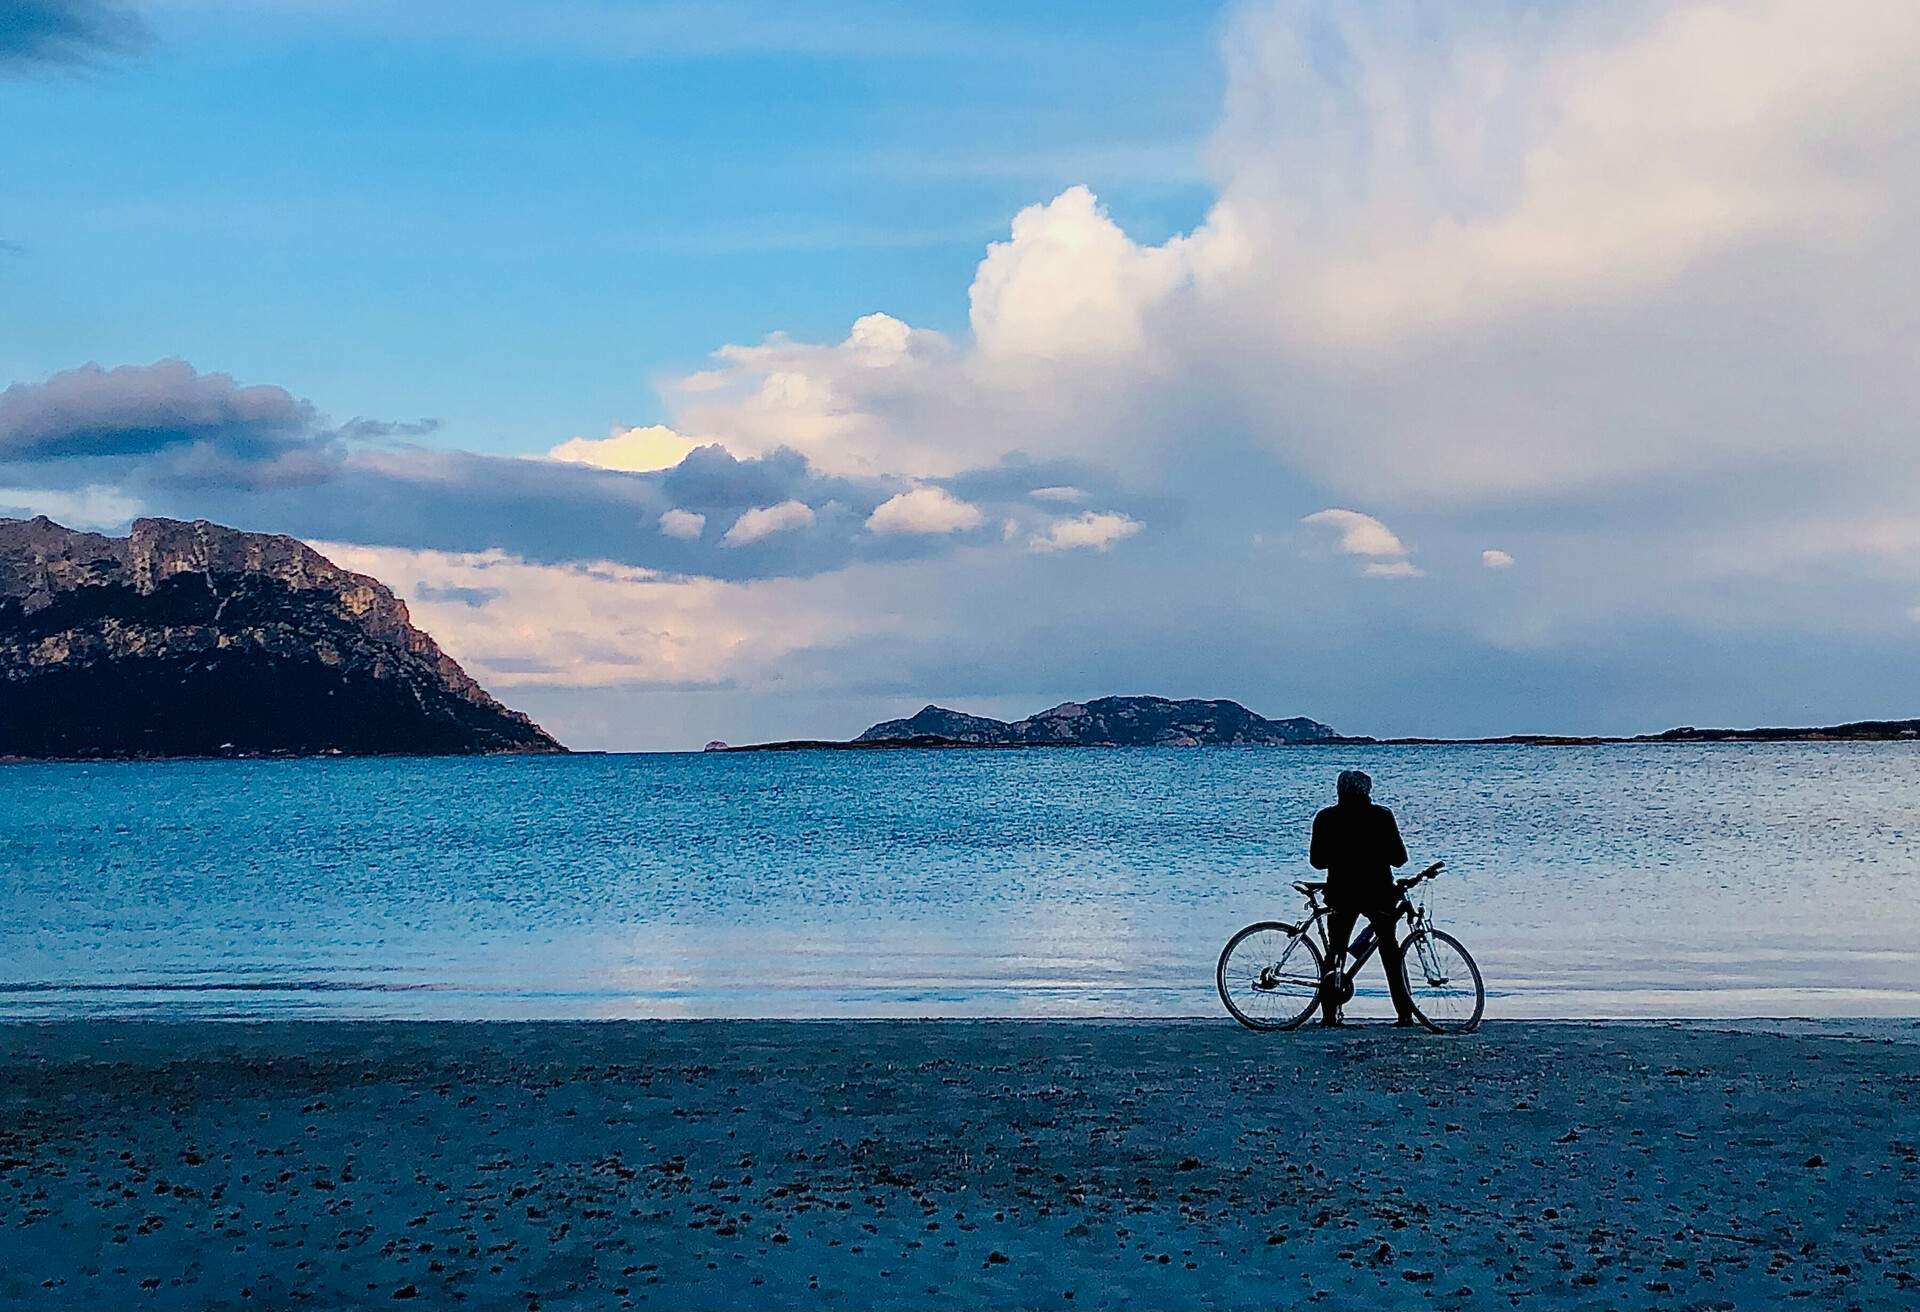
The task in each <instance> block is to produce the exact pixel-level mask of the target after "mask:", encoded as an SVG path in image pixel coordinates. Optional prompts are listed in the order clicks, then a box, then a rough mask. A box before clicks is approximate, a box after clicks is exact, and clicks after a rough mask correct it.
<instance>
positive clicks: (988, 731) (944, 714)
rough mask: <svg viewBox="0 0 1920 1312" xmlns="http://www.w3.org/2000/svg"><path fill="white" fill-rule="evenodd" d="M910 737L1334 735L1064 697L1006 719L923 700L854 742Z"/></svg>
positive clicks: (1209, 739)
mask: <svg viewBox="0 0 1920 1312" xmlns="http://www.w3.org/2000/svg"><path fill="white" fill-rule="evenodd" d="M913 739H930V740H938V741H939V742H943V743H960V744H966V745H969V746H992V747H1003V746H1056V747H1202V746H1211V745H1218V744H1229V743H1240V744H1248V745H1256V746H1268V747H1280V746H1292V745H1295V744H1298V743H1319V742H1333V741H1337V740H1338V739H1339V735H1338V734H1336V733H1335V732H1334V731H1333V730H1332V729H1331V728H1329V727H1328V726H1327V725H1324V724H1321V723H1320V722H1319V721H1318V720H1309V719H1306V718H1305V717H1301V716H1297V717H1294V718H1292V719H1286V720H1269V719H1267V718H1266V717H1264V716H1261V715H1256V714H1254V713H1253V712H1252V711H1250V710H1248V709H1247V708H1246V707H1244V706H1242V705H1241V704H1240V703H1239V702H1231V701H1197V700H1187V701H1172V700H1170V699H1168V698H1165V697H1101V698H1098V699H1097V700H1095V701H1090V702H1084V703H1083V702H1063V703H1061V704H1060V705H1058V706H1055V707H1053V708H1052V709H1051V710H1046V711H1041V712H1040V713H1039V714H1038V715H1031V716H1028V717H1027V718H1026V719H1024V720H1016V721H1014V722H1012V723H1008V722H1007V721H1005V720H991V719H988V718H986V717H984V716H979V715H966V714H963V713H961V712H959V711H950V710H947V709H946V708H945V707H941V706H928V707H926V708H925V709H923V710H921V711H920V712H919V713H917V714H915V715H912V716H910V717H908V718H906V719H904V720H883V721H882V722H881V723H879V724H876V725H874V726H873V727H872V728H871V729H868V730H867V731H866V732H865V733H862V734H861V735H860V736H859V737H858V738H855V739H854V742H856V743H867V744H880V743H890V742H902V741H906V740H913Z"/></svg>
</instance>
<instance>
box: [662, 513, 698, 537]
mask: <svg viewBox="0 0 1920 1312" xmlns="http://www.w3.org/2000/svg"><path fill="white" fill-rule="evenodd" d="M706 526H707V517H706V516H705V515H698V514H695V513H694V512H693V511H691V510H679V509H674V510H668V511H664V512H662V514H661V516H660V531H661V532H662V533H665V534H666V535H667V536H668V537H670V538H679V539H680V540H682V541H683V542H691V541H693V540H694V539H695V538H698V537H699V536H700V530H702V529H704V528H705V527H706Z"/></svg>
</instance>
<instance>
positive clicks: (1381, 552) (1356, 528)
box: [1300, 507, 1426, 579]
mask: <svg viewBox="0 0 1920 1312" xmlns="http://www.w3.org/2000/svg"><path fill="white" fill-rule="evenodd" d="M1300 522H1301V523H1302V524H1313V525H1316V526H1318V527H1322V528H1330V529H1332V530H1333V531H1334V534H1335V541H1334V549H1335V550H1337V551H1339V552H1340V553H1341V554H1342V555H1345V556H1364V557H1367V558H1368V563H1367V564H1366V565H1365V566H1364V567H1363V568H1362V569H1361V571H1360V572H1361V573H1363V574H1365V575H1366V576H1367V577H1369V578H1376V579H1417V578H1420V577H1422V576H1423V575H1424V574H1425V572H1426V571H1424V570H1422V569H1421V568H1420V567H1419V566H1417V565H1415V564H1414V563H1413V562H1412V561H1411V560H1409V559H1407V557H1408V556H1410V555H1412V554H1413V553H1412V551H1411V550H1410V549H1409V548H1408V546H1407V544H1406V543H1404V542H1402V541H1401V540H1400V537H1399V535H1398V534H1396V533H1395V532H1394V531H1393V530H1392V529H1390V528H1388V527H1387V526H1386V525H1385V524H1382V523H1381V522H1380V521H1379V520H1377V519H1375V518H1374V517H1373V516H1372V515H1363V514H1361V513H1360V512H1359V511H1357V510H1342V509H1339V508H1337V507H1336V508H1332V509H1328V510H1316V511H1314V512H1313V513H1312V514H1311V515H1307V516H1305V517H1304V518H1303V519H1301V521H1300Z"/></svg>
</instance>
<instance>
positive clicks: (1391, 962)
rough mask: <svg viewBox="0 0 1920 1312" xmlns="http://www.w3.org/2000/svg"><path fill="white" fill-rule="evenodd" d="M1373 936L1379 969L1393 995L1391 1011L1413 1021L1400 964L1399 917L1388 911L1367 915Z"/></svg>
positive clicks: (1410, 997) (1404, 973)
mask: <svg viewBox="0 0 1920 1312" xmlns="http://www.w3.org/2000/svg"><path fill="white" fill-rule="evenodd" d="M1367 923H1368V924H1370V925H1372V926H1373V936H1374V938H1376V939H1378V940H1379V942H1380V968H1381V969H1382V970H1384V971H1386V972H1387V991H1388V992H1389V993H1391V994H1393V1010H1394V1012H1395V1014H1396V1015H1398V1016H1399V1018H1400V1019H1401V1020H1402V1021H1408V1022H1410V1021H1412V1019H1413V998H1412V996H1411V995H1410V994H1408V992H1407V975H1406V971H1405V970H1404V969H1403V968H1402V967H1401V964H1400V939H1399V933H1400V917H1399V916H1398V915H1396V914H1395V913H1393V912H1391V911H1388V912H1383V913H1381V914H1379V915H1369V916H1368V917H1367Z"/></svg>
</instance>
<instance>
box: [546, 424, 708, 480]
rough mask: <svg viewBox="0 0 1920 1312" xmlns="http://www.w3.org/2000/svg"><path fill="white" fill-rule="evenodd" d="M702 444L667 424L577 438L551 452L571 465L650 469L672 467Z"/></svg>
mask: <svg viewBox="0 0 1920 1312" xmlns="http://www.w3.org/2000/svg"><path fill="white" fill-rule="evenodd" d="M698 445H700V444H699V443H698V442H696V441H694V440H693V439H692V438H690V437H687V436H685V435H684V434H681V433H677V432H675V431H674V430H673V429H671V428H668V427H667V426H666V425H665V424H650V425H648V426H646V427H644V428H629V429H625V430H623V431H621V432H617V433H614V434H613V435H612V436H610V437H605V438H601V439H599V440H598V441H595V440H592V439H589V438H584V437H576V438H572V439H570V440H569V441H565V442H562V443H561V444H560V445H559V446H556V447H554V448H553V449H552V450H551V451H549V452H547V456H548V458H549V459H553V460H564V461H567V462H569V463H571V464H580V465H597V466H598V467H599V468H601V469H625V470H630V471H634V472H641V473H644V472H647V471H650V470H655V469H672V468H673V467H674V466H675V465H677V464H679V463H680V462H681V461H682V460H685V459H686V458H687V453H688V452H689V451H692V450H693V449H694V448H695V447H696V446H698Z"/></svg>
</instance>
